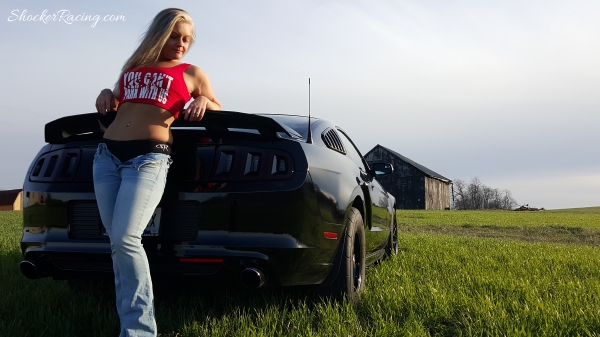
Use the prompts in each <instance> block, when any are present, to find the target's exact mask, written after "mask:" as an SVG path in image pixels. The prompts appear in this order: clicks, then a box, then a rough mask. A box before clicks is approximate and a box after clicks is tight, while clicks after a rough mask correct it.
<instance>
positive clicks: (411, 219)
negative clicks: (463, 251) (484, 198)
mask: <svg viewBox="0 0 600 337" xmlns="http://www.w3.org/2000/svg"><path fill="white" fill-rule="evenodd" d="M396 216H397V218H398V225H399V230H400V232H402V233H406V234H431V235H451V236H471V237H488V238H502V239H510V240H521V241H531V242H556V243H575V244H585V245H599V244H600V207H594V208H586V209H576V210H575V211H573V212H570V211H568V210H557V211H537V212H516V211H418V210H415V211H413V210H398V211H397V212H396Z"/></svg>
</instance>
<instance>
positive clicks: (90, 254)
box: [24, 232, 335, 286]
mask: <svg viewBox="0 0 600 337" xmlns="http://www.w3.org/2000/svg"><path fill="white" fill-rule="evenodd" d="M199 238H202V239H200V241H203V240H206V241H210V240H211V238H217V239H216V240H215V241H221V243H225V242H230V243H236V242H237V243H241V242H246V243H249V244H246V245H243V246H239V245H206V244H158V243H148V242H146V243H144V249H145V250H146V254H147V256H148V261H149V264H150V270H151V273H152V275H153V277H156V278H163V277H164V278H169V279H172V278H177V277H193V278H197V279H199V280H202V281H205V282H209V283H210V282H218V283H227V284H232V285H234V284H237V283H239V278H240V274H241V273H242V271H243V270H245V269H247V268H256V269H259V270H261V271H262V272H263V273H264V274H265V275H266V284H267V285H270V286H293V285H306V284H320V283H321V282H323V280H324V279H325V278H326V277H327V276H328V275H329V273H330V271H331V268H332V259H333V255H334V253H335V248H331V249H326V248H325V249H324V248H314V247H307V246H305V245H302V244H300V243H298V242H297V241H296V240H294V239H293V238H291V237H290V236H289V235H284V234H280V235H277V234H265V235H260V234H256V233H235V234H230V233H211V232H200V233H199ZM24 261H27V262H26V263H32V264H34V265H35V266H36V268H37V271H38V272H39V274H38V275H37V277H32V275H31V274H29V275H26V276H28V277H31V278H39V277H53V278H54V279H71V278H97V277H112V276H111V274H112V260H111V255H110V244H109V243H108V242H93V243H92V242H86V243H85V244H83V245H82V244H81V243H75V242H73V243H71V244H69V243H66V242H64V243H60V244H58V243H45V244H40V243H38V244H32V245H30V246H28V247H26V248H25V253H24ZM24 273H25V272H24Z"/></svg>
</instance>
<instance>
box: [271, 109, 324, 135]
mask: <svg viewBox="0 0 600 337" xmlns="http://www.w3.org/2000/svg"><path fill="white" fill-rule="evenodd" d="M262 116H265V117H269V118H272V119H274V120H275V121H276V122H277V123H279V124H283V125H285V126H287V127H289V128H291V129H292V130H294V131H296V132H297V133H298V134H299V135H300V136H302V138H304V139H307V138H308V117H305V116H289V115H262ZM314 120H316V118H312V117H311V123H313V122H314Z"/></svg>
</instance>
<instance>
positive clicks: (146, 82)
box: [119, 63, 191, 118]
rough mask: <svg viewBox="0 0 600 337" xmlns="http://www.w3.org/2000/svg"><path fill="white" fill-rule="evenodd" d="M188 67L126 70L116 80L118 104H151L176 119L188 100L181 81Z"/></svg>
mask: <svg viewBox="0 0 600 337" xmlns="http://www.w3.org/2000/svg"><path fill="white" fill-rule="evenodd" d="M188 66H189V63H182V64H179V65H176V66H174V67H171V68H159V67H140V68H136V69H133V70H129V71H126V72H125V73H124V74H123V76H122V77H121V78H120V80H119V89H120V91H121V97H120V99H119V104H123V103H127V102H133V103H144V104H152V105H156V106H158V107H161V108H163V109H165V110H168V111H169V112H171V114H172V115H173V116H174V117H175V118H177V117H178V116H179V113H180V112H181V110H183V107H184V106H185V104H186V103H187V102H188V101H189V100H190V99H191V96H190V93H189V91H188V88H187V86H186V85H185V81H184V79H183V72H184V71H185V70H186V69H187V67H188Z"/></svg>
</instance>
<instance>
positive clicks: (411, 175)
mask: <svg viewBox="0 0 600 337" xmlns="http://www.w3.org/2000/svg"><path fill="white" fill-rule="evenodd" d="M365 159H366V160H367V161H368V162H369V163H372V162H386V163H391V164H392V165H394V173H393V174H392V175H388V176H382V177H379V178H377V180H378V181H379V182H380V183H381V185H383V187H384V188H385V189H386V190H387V191H388V192H390V193H391V194H392V195H393V196H394V197H395V198H396V208H398V209H428V210H441V209H450V184H452V180H450V179H448V178H446V177H444V176H442V175H441V174H438V173H435V172H433V171H432V170H430V169H428V168H427V167H425V166H423V165H420V164H418V163H415V162H414V161H412V160H410V159H408V158H406V157H404V156H403V155H401V154H399V153H397V152H394V151H392V150H390V149H388V148H386V147H384V146H381V145H379V144H377V146H375V147H374V148H373V149H371V150H370V151H369V152H367V154H366V155H365Z"/></svg>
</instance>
